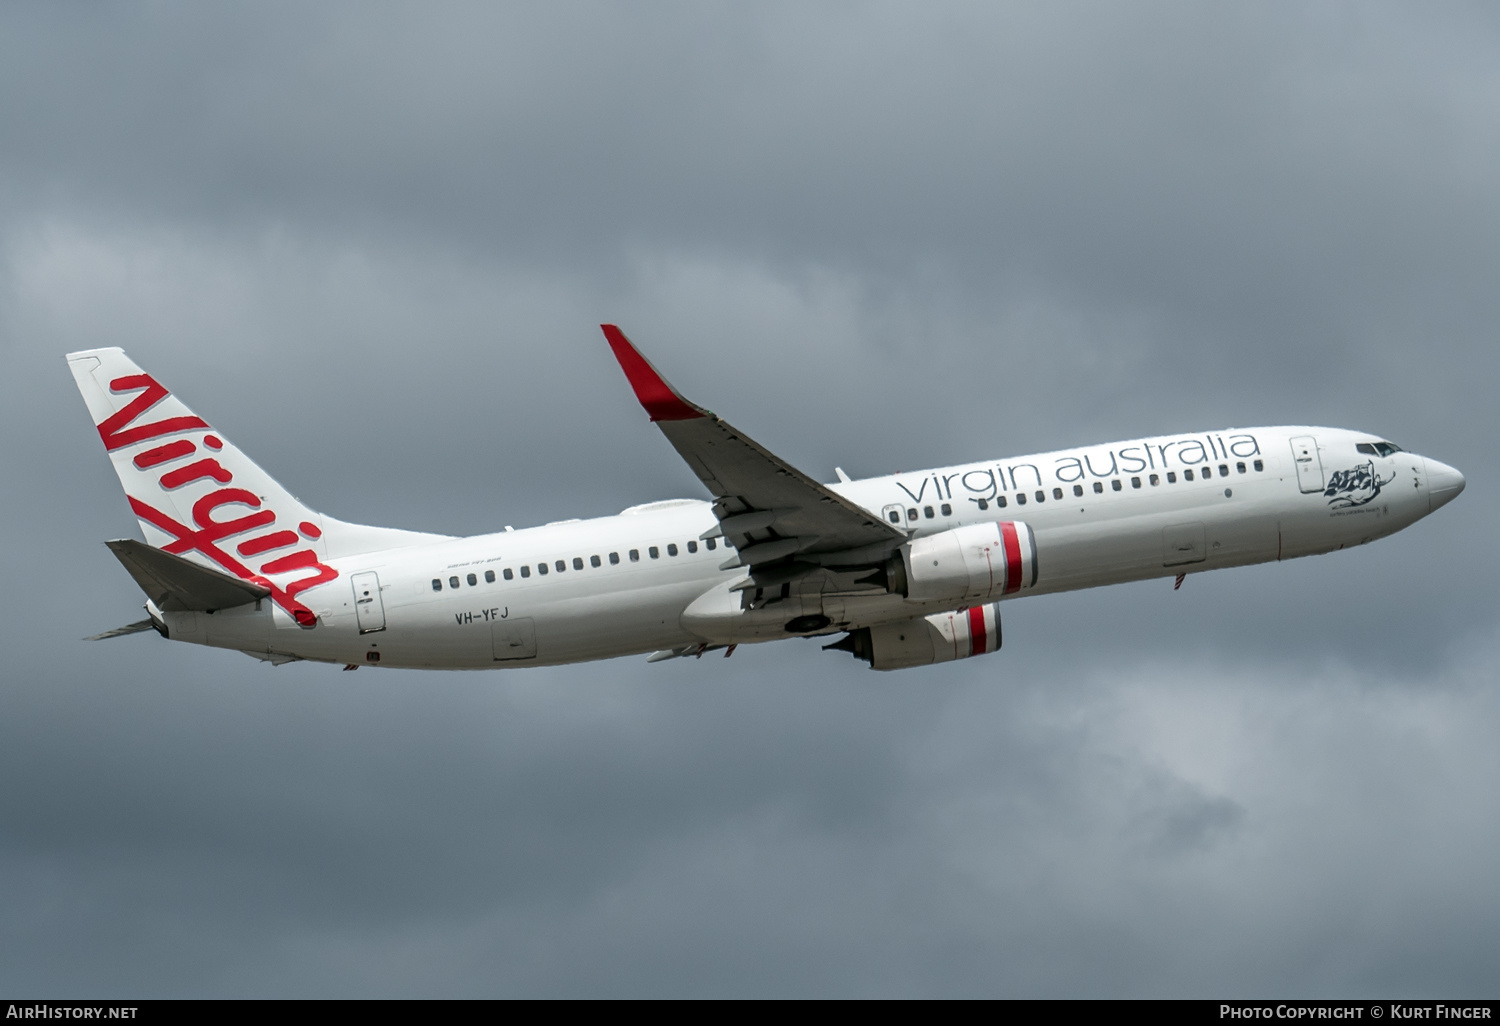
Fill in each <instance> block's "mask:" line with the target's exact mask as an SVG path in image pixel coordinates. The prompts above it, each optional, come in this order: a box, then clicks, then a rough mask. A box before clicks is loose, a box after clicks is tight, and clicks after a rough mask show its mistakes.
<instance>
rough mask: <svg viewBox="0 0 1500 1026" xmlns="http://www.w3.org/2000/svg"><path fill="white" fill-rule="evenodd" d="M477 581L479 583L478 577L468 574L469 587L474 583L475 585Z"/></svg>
mask: <svg viewBox="0 0 1500 1026" xmlns="http://www.w3.org/2000/svg"><path fill="white" fill-rule="evenodd" d="M478 583H479V578H478V577H476V576H474V575H473V574H470V575H469V587H471V588H472V587H474V586H475V585H477V584H478Z"/></svg>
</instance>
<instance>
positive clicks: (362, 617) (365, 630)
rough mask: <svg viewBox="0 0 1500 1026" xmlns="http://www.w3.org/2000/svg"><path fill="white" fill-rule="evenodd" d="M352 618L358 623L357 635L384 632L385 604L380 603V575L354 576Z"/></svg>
mask: <svg viewBox="0 0 1500 1026" xmlns="http://www.w3.org/2000/svg"><path fill="white" fill-rule="evenodd" d="M350 579H351V580H352V581H353V583H354V618H355V619H356V620H357V621H358V622H359V633H361V634H373V633H375V632H376V631H383V630H385V604H384V603H382V602H381V601H380V575H379V574H376V573H367V574H355V575H354V576H353V577H352V578H350Z"/></svg>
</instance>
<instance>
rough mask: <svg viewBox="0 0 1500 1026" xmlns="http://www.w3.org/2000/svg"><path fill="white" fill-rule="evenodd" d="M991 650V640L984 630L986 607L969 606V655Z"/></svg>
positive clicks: (982, 653) (981, 653)
mask: <svg viewBox="0 0 1500 1026" xmlns="http://www.w3.org/2000/svg"><path fill="white" fill-rule="evenodd" d="M988 651H989V642H988V640H987V639H986V637H985V632H984V607H983V606H970V607H969V655H971V656H977V655H984V654H985V653H986V652H988Z"/></svg>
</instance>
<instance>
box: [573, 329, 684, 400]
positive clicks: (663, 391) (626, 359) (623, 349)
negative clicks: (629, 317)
mask: <svg viewBox="0 0 1500 1026" xmlns="http://www.w3.org/2000/svg"><path fill="white" fill-rule="evenodd" d="M599 327H601V328H603V329H604V337H605V338H606V339H607V340H608V341H609V348H610V349H612V350H613V351H614V354H615V359H616V360H618V361H619V362H620V369H621V370H623V371H624V372H625V377H626V379H627V380H629V382H630V387H631V388H633V389H635V397H636V398H637V399H639V400H640V403H641V405H642V406H644V407H645V408H646V412H647V413H648V414H649V415H650V416H651V419H652V420H653V421H657V420H692V419H694V418H695V417H701V416H703V415H704V414H703V411H702V410H700V409H698V408H697V407H696V406H694V405H693V404H692V403H690V402H688V401H687V400H686V399H684V398H682V396H680V395H678V394H677V391H676V390H675V389H674V388H673V387H672V386H671V385H669V384H667V382H666V379H665V378H663V377H662V376H661V375H660V374H658V373H657V372H656V368H655V367H653V366H651V361H649V360H647V359H646V358H645V357H644V356H642V355H641V354H640V352H639V351H638V350H637V349H636V348H635V346H633V345H632V344H631V342H630V339H628V338H626V337H625V333H624V332H623V331H621V330H620V329H619V328H617V327H615V326H614V325H613V324H601V325H599Z"/></svg>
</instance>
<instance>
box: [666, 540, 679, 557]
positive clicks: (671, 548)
mask: <svg viewBox="0 0 1500 1026" xmlns="http://www.w3.org/2000/svg"><path fill="white" fill-rule="evenodd" d="M667 555H669V556H675V555H677V543H676V542H670V543H669V544H668V545H667Z"/></svg>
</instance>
